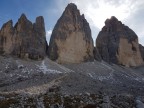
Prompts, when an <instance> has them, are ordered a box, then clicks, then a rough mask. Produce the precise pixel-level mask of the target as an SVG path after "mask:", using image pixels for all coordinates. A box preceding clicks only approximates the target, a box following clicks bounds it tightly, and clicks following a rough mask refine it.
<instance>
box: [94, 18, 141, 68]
mask: <svg viewBox="0 0 144 108" xmlns="http://www.w3.org/2000/svg"><path fill="white" fill-rule="evenodd" d="M96 47H97V49H98V51H99V53H100V55H101V58H102V59H103V60H104V61H106V62H111V63H115V64H121V65H124V66H127V67H129V66H139V65H142V64H143V59H142V57H141V53H140V49H139V43H138V37H137V35H136V34H135V33H134V31H132V30H131V29H130V28H129V27H127V26H125V25H124V24H122V23H121V22H120V21H118V19H117V18H116V17H114V16H112V17H111V18H110V19H107V20H106V21H105V26H104V27H103V28H102V30H101V31H100V33H99V34H98V37H97V39H96Z"/></svg>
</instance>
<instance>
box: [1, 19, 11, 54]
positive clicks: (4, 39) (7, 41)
mask: <svg viewBox="0 0 144 108" xmlns="http://www.w3.org/2000/svg"><path fill="white" fill-rule="evenodd" d="M12 24H13V22H12V20H10V21H8V22H7V23H5V24H4V25H3V26H2V28H1V31H0V54H10V53H11V51H12V49H13V46H12V44H13V35H14V28H13V26H12Z"/></svg>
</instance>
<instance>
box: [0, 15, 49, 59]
mask: <svg viewBox="0 0 144 108" xmlns="http://www.w3.org/2000/svg"><path fill="white" fill-rule="evenodd" d="M47 48H48V45H47V42H46V33H45V27H44V19H43V17H42V16H40V17H37V18H36V22H35V23H34V24H33V23H32V22H31V21H29V20H28V19H27V17H26V16H25V15H24V14H22V15H21V17H20V18H19V20H18V22H17V23H16V24H15V26H14V27H13V25H12V20H10V21H8V22H7V23H5V24H4V25H3V27H2V29H1V32H0V53H1V54H4V55H6V54H8V55H14V56H17V57H20V58H30V59H36V60H37V59H43V58H44V57H45V56H46V52H47Z"/></svg>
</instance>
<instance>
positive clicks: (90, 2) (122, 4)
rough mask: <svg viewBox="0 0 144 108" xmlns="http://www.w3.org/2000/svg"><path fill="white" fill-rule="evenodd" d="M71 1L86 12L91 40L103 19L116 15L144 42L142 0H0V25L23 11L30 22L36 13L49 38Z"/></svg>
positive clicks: (143, 3) (101, 25)
mask: <svg viewBox="0 0 144 108" xmlns="http://www.w3.org/2000/svg"><path fill="white" fill-rule="evenodd" d="M70 2H73V3H75V4H76V5H77V7H78V9H79V10H80V12H81V14H82V13H84V14H85V17H86V19H87V20H88V22H89V24H90V27H91V30H92V37H93V39H94V41H95V39H96V37H97V35H98V33H99V31H100V30H101V28H102V27H103V26H104V21H105V20H106V19H107V18H110V17H111V16H116V17H117V18H118V19H119V20H121V21H122V22H123V23H124V24H125V25H128V26H129V27H130V28H132V29H133V30H134V31H135V32H136V34H137V35H138V36H139V42H140V43H141V44H143V45H144V0H0V27H1V26H2V24H3V23H5V22H7V21H8V20H10V19H12V20H13V22H14V24H15V23H16V22H17V20H18V18H19V17H20V15H21V14H22V13H25V14H26V16H27V18H28V19H29V20H30V21H32V22H34V21H35V18H36V17H37V16H43V17H44V19H45V28H46V31H47V40H49V38H50V35H51V32H52V29H53V27H54V25H55V24H56V22H57V20H58V18H59V17H60V16H61V14H62V12H63V11H64V9H65V7H66V6H67V4H68V3H70Z"/></svg>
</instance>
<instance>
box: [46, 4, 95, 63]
mask: <svg viewBox="0 0 144 108" xmlns="http://www.w3.org/2000/svg"><path fill="white" fill-rule="evenodd" d="M93 48H94V47H93V40H92V37H91V30H90V27H89V24H88V22H87V21H86V19H85V17H84V15H80V12H79V10H78V9H77V6H76V5H75V4H72V3H71V4H68V6H67V7H66V9H65V11H64V12H63V14H62V16H61V17H60V19H59V20H58V22H57V24H56V25H55V27H54V30H53V32H52V35H51V39H50V43H49V57H50V59H52V60H56V61H57V62H58V63H80V62H83V61H89V60H93Z"/></svg>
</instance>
